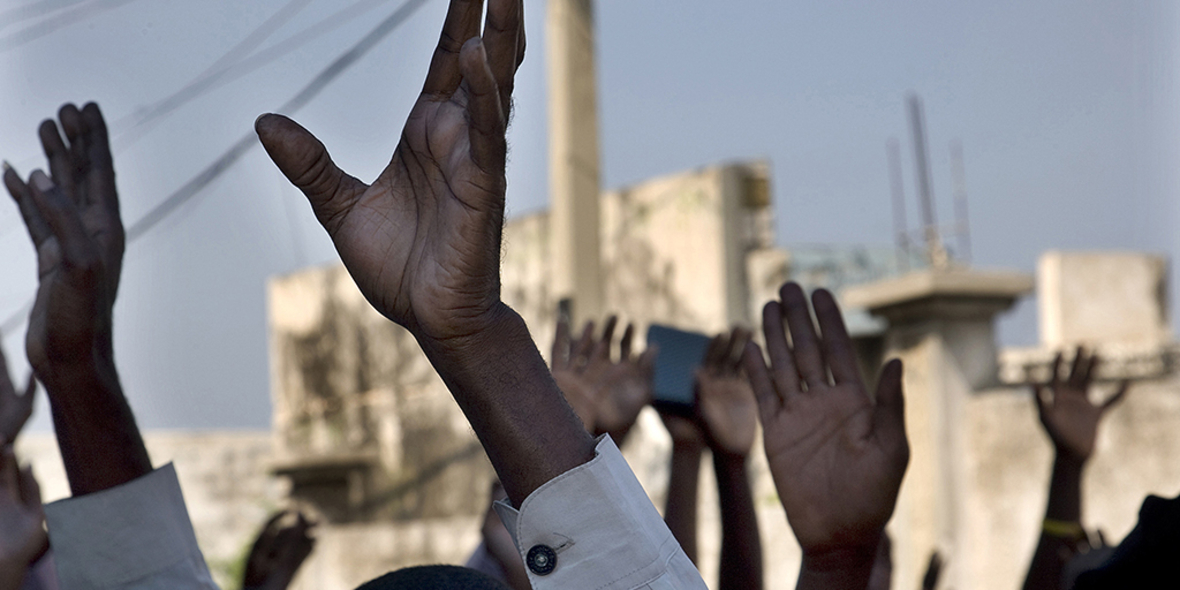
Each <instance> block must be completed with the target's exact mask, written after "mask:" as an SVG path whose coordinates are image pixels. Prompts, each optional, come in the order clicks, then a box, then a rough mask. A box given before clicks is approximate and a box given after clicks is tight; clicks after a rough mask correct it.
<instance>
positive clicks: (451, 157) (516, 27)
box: [255, 0, 524, 342]
mask: <svg viewBox="0 0 1180 590" xmlns="http://www.w3.org/2000/svg"><path fill="white" fill-rule="evenodd" d="M482 9H483V2H482V1H480V0H453V1H452V2H451V6H450V9H449V11H448V13H447V18H446V22H445V24H444V25H443V32H442V36H441V39H440V41H439V45H438V48H437V49H436V50H435V54H434V58H433V60H432V61H431V64H430V70H429V72H428V74H427V79H426V83H425V85H424V87H423V90H422V94H421V95H420V96H419V98H418V101H417V102H416V104H415V105H414V107H413V109H412V110H411V111H410V115H409V117H408V119H407V121H406V124H405V127H404V129H403V130H402V134H401V140H400V142H399V143H398V145H397V148H396V149H395V150H394V154H393V158H392V160H391V161H390V164H389V165H388V166H387V167H386V168H385V170H384V171H383V172H382V173H381V175H380V176H378V177H377V179H376V180H375V181H374V182H373V183H372V184H371V185H366V184H365V183H363V182H361V181H360V180H358V179H356V178H354V177H352V176H349V175H348V174H346V173H344V172H343V171H342V170H340V169H339V168H338V167H337V166H336V165H335V164H334V163H333V162H332V160H331V157H330V156H329V155H328V152H327V150H326V149H325V148H324V146H323V144H321V143H320V142H319V141H318V140H317V139H316V138H315V137H314V136H312V135H311V134H310V133H309V132H308V131H306V130H304V129H303V128H302V127H300V126H299V125H298V124H296V123H295V122H294V121H291V120H290V119H287V118H285V117H282V116H279V115H265V116H263V117H260V118H259V120H258V121H257V123H256V124H255V127H256V130H257V131H258V135H259V138H260V139H261V141H262V144H263V146H264V147H265V148H266V150H267V152H268V153H269V154H270V156H271V158H272V159H273V160H274V162H275V164H276V165H277V166H278V167H279V169H280V170H282V171H283V173H284V174H285V175H286V176H287V178H288V179H290V180H291V182H292V183H294V184H295V185H296V186H298V187H299V189H300V190H302V191H303V193H304V194H305V195H306V196H307V198H308V199H309V200H310V201H311V205H312V208H313V209H314V211H315V214H316V217H317V218H318V219H319V221H320V222H321V223H322V224H323V226H324V228H325V229H327V231H328V234H329V235H330V236H331V237H332V241H333V242H334V243H335V245H336V249H337V251H338V252H339V253H340V258H341V260H342V261H343V262H344V264H345V266H346V267H347V268H348V270H349V273H350V274H351V275H352V277H353V279H354V280H355V281H356V283H357V286H358V287H359V288H360V290H361V292H362V293H364V295H365V297H366V298H367V299H368V300H369V302H370V303H371V304H373V306H374V307H375V308H377V310H378V311H380V312H381V313H382V314H384V315H385V316H386V317H388V318H389V319H391V320H393V321H394V322H397V323H399V324H401V325H403V326H405V327H407V328H408V329H410V330H411V331H412V332H414V333H415V334H416V335H418V336H419V338H427V339H431V340H436V341H442V342H447V341H453V340H456V339H461V338H463V337H465V336H468V335H470V334H472V333H474V332H475V331H477V330H478V329H479V327H481V326H482V325H483V323H482V322H484V321H486V319H487V318H488V316H489V314H491V313H494V312H495V310H496V309H497V304H498V303H499V289H500V282H499V257H500V248H499V244H500V231H501V226H502V221H503V215H504V194H505V189H506V181H505V178H504V168H505V158H506V150H507V147H506V143H505V139H504V133H505V128H506V126H507V121H508V115H509V108H510V103H511V92H512V86H513V77H514V76H515V73H516V69H517V67H518V66H519V64H520V60H521V59H522V58H523V55H524V33H523V24H522V21H521V16H522V15H521V5H520V0H491V2H490V5H489V9H488V14H487V22H486V24H485V26H484V32H483V35H482V37H481V36H480V17H481V14H482Z"/></svg>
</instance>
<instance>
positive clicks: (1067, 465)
mask: <svg viewBox="0 0 1180 590" xmlns="http://www.w3.org/2000/svg"><path fill="white" fill-rule="evenodd" d="M1088 459H1089V457H1082V456H1079V455H1076V454H1074V453H1071V452H1069V451H1066V450H1063V449H1061V448H1057V449H1055V452H1054V456H1053V467H1054V469H1059V470H1064V471H1066V472H1077V473H1078V474H1081V472H1082V470H1083V469H1084V468H1085V467H1086V461H1087V460H1088Z"/></svg>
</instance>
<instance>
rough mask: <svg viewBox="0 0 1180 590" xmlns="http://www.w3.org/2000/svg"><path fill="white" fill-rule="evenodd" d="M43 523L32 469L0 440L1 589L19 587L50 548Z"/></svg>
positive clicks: (39, 499)
mask: <svg viewBox="0 0 1180 590" xmlns="http://www.w3.org/2000/svg"><path fill="white" fill-rule="evenodd" d="M44 522H45V513H44V512H43V511H42V508H41V489H40V487H39V486H38V485H37V480H36V479H33V472H32V470H30V469H28V468H25V469H19V468H18V467H17V464H16V457H15V456H14V455H13V453H12V447H11V446H10V445H9V444H7V442H6V441H0V590H16V589H17V588H20V587H21V581H22V580H23V579H24V577H25V573H26V572H27V571H28V569H29V566H30V565H32V564H33V563H34V562H35V561H37V559H39V558H40V557H41V555H43V554H44V553H45V550H46V549H48V547H49V538H48V537H47V536H46V534H45V528H44Z"/></svg>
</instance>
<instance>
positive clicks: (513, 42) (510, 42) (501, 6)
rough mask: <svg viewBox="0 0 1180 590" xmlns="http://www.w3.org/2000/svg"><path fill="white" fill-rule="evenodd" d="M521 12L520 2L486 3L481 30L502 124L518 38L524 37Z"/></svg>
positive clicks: (509, 98) (492, 0)
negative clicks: (498, 101)
mask: <svg viewBox="0 0 1180 590" xmlns="http://www.w3.org/2000/svg"><path fill="white" fill-rule="evenodd" d="M522 10H523V7H522V6H521V0H489V1H488V14H487V19H486V21H485V23H484V29H483V42H484V46H485V47H486V48H487V52H488V63H489V65H490V66H491V71H492V75H493V77H495V79H496V86H497V87H498V88H499V90H500V107H501V109H503V115H504V119H505V120H508V117H509V115H510V111H511V109H512V89H513V86H514V84H515V78H516V68H517V67H518V66H519V65H520V62H519V60H518V53H519V49H520V47H521V45H520V38H521V37H523V36H524V14H523V13H522ZM520 57H523V56H520Z"/></svg>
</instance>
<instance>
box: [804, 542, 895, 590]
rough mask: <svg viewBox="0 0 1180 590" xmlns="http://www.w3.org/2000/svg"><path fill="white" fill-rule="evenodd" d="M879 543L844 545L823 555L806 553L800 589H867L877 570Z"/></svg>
mask: <svg viewBox="0 0 1180 590" xmlns="http://www.w3.org/2000/svg"><path fill="white" fill-rule="evenodd" d="M879 541H880V538H878V543H879ZM876 545H877V543H874V544H873V546H871V547H870V546H868V545H866V546H863V547H848V548H842V549H838V550H833V551H829V552H827V553H825V554H823V555H809V554H808V553H806V552H804V554H803V564H802V566H801V567H800V568H799V582H798V583H797V584H796V585H795V588H796V590H864V588H866V587H868V583H869V576H870V575H871V574H872V572H873V561H874V559H875V557H876V553H877V548H876Z"/></svg>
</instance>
